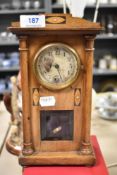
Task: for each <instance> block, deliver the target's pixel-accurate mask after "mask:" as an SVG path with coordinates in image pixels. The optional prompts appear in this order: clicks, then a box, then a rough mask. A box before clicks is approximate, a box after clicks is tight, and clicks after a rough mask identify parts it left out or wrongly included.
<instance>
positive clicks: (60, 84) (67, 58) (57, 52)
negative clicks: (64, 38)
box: [33, 43, 80, 89]
mask: <svg viewBox="0 0 117 175" xmlns="http://www.w3.org/2000/svg"><path fill="white" fill-rule="evenodd" d="M33 67H34V72H35V75H36V77H37V79H38V80H39V81H40V83H41V84H43V85H44V86H46V87H48V88H50V89H62V88H65V87H67V86H69V85H70V84H71V83H73V81H75V80H76V78H77V76H78V74H79V70H80V59H79V56H78V54H77V53H76V52H75V51H74V50H73V49H72V48H71V47H69V46H67V45H65V44H61V43H53V44H49V45H46V46H44V47H43V48H42V49H41V50H40V51H39V52H38V53H37V55H36V57H35V59H34V64H33Z"/></svg>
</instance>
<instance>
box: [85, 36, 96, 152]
mask: <svg viewBox="0 0 117 175" xmlns="http://www.w3.org/2000/svg"><path fill="white" fill-rule="evenodd" d="M94 39H95V36H93V35H86V36H85V65H84V67H85V72H84V76H85V78H84V91H83V93H84V101H85V103H84V106H83V139H82V141H83V142H82V152H83V153H84V154H90V153H91V145H90V125H91V103H92V101H91V99H92V79H93V52H94Z"/></svg>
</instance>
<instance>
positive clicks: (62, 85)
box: [33, 43, 81, 90]
mask: <svg viewBox="0 0 117 175" xmlns="http://www.w3.org/2000/svg"><path fill="white" fill-rule="evenodd" d="M53 46H57V47H58V46H61V47H65V48H66V49H68V50H70V52H72V54H73V55H74V56H75V58H76V62H77V72H76V74H75V76H74V77H73V78H72V79H70V80H68V81H66V82H63V83H60V84H51V83H49V82H47V81H44V80H43V79H42V78H41V75H40V74H38V71H37V68H36V64H37V60H38V57H39V55H40V54H41V52H42V51H44V50H45V49H47V48H49V47H53ZM80 67H81V62H80V57H79V55H78V53H77V52H76V51H75V50H74V49H73V48H71V46H69V45H67V44H63V43H50V44H46V45H45V46H43V47H41V49H39V51H38V52H37V53H36V55H35V57H34V60H33V71H34V74H35V76H36V78H37V80H38V81H39V82H40V84H41V85H43V86H44V87H46V88H47V89H50V90H60V89H64V88H66V87H68V86H70V85H71V84H72V83H73V82H74V81H75V80H76V79H77V78H78V76H79V73H80Z"/></svg>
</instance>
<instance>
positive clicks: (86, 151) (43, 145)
mask: <svg viewBox="0 0 117 175" xmlns="http://www.w3.org/2000/svg"><path fill="white" fill-rule="evenodd" d="M101 29H102V28H101V26H100V24H98V23H93V22H90V21H87V20H84V19H80V18H72V17H71V15H68V14H67V15H65V14H47V15H46V27H45V28H21V27H20V24H19V22H13V23H12V25H11V27H9V30H10V31H11V32H13V33H14V34H16V35H17V36H18V38H19V51H20V63H21V77H22V100H23V149H22V154H21V155H20V156H19V163H20V164H21V165H23V166H25V165H93V164H94V163H95V161H96V159H95V154H94V151H93V149H92V146H91V142H90V121H91V92H92V67H93V52H94V39H95V36H96V34H98V33H99V31H100V30H101ZM49 43H64V44H67V45H69V46H70V47H72V48H73V49H74V50H75V51H76V52H77V53H78V54H79V56H80V59H81V60H80V62H81V69H80V75H79V76H78V78H77V79H76V81H75V82H74V83H72V84H71V85H69V86H68V87H66V88H64V89H61V90H50V89H47V88H45V87H44V86H42V85H41V84H40V82H39V81H38V80H37V79H36V77H35V75H34V72H33V68H32V63H33V60H34V57H35V55H36V53H37V52H38V50H39V49H40V48H41V47H43V46H45V45H47V44H49ZM43 96H54V97H55V99H56V103H55V106H51V107H50V106H47V107H42V106H41V105H40V104H39V98H40V97H43ZM42 111H49V114H50V113H51V112H53V111H57V112H58V117H59V114H60V111H64V112H65V114H66V115H67V114H69V112H70V111H72V119H73V120H72V125H73V126H72V136H71V137H70V138H69V139H66V138H65V139H58V140H56V139H55V140H51V139H50V140H49V139H48V140H46V139H45V140H43V139H42V132H43V131H42V130H44V127H42V126H41V112H42ZM68 118H69V117H68ZM68 120H69V119H68ZM67 127H68V128H67V129H69V126H67Z"/></svg>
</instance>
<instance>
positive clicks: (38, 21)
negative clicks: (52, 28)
mask: <svg viewBox="0 0 117 175" xmlns="http://www.w3.org/2000/svg"><path fill="white" fill-rule="evenodd" d="M20 27H45V15H20Z"/></svg>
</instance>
